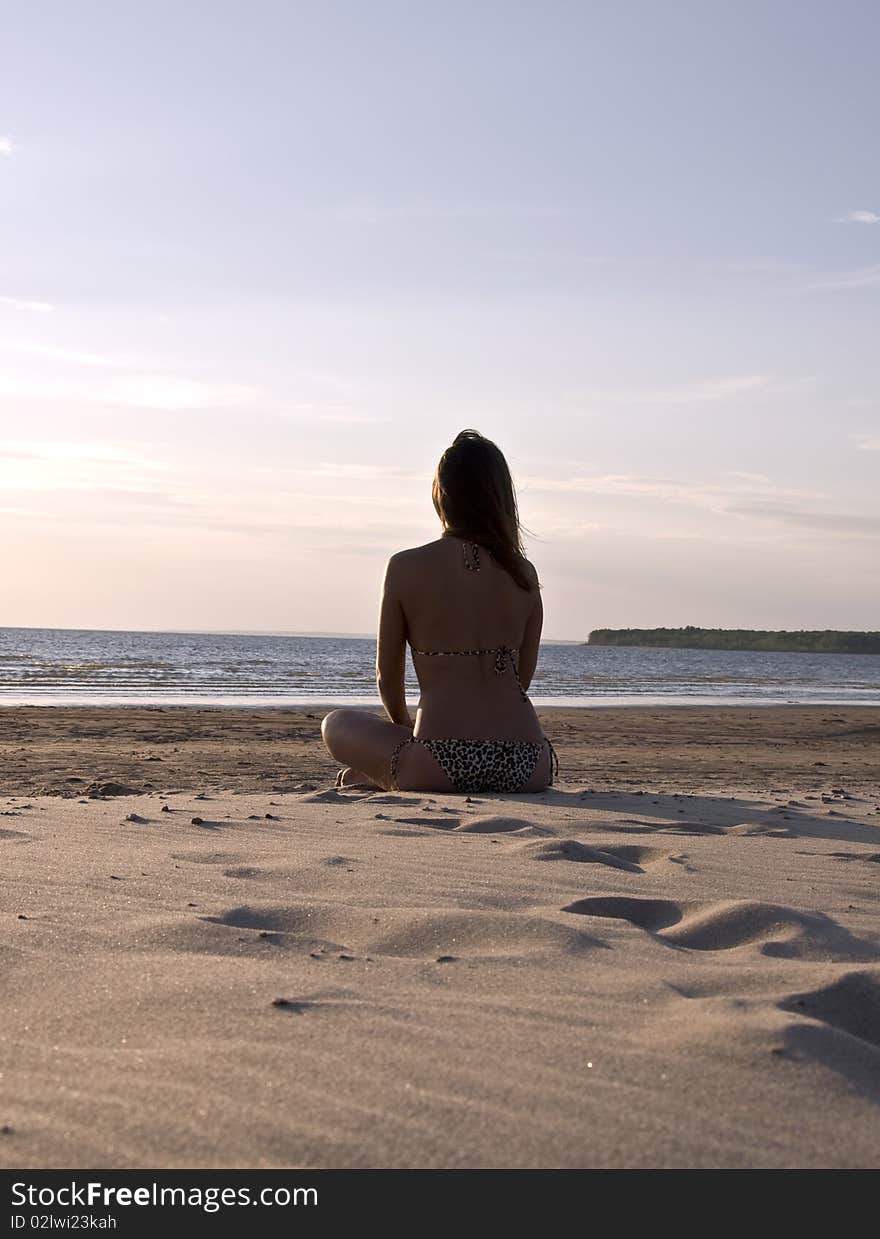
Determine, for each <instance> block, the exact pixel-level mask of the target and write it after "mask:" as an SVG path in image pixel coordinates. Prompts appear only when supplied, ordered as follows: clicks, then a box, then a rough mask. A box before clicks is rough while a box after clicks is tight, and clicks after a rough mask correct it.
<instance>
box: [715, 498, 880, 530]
mask: <svg viewBox="0 0 880 1239" xmlns="http://www.w3.org/2000/svg"><path fill="white" fill-rule="evenodd" d="M727 511H728V512H730V514H731V515H733V516H751V517H756V518H757V519H759V520H769V521H773V522H775V523H781V524H786V525H797V526H800V527H801V528H804V529H817V530H819V531H820V532H821V533H831V534H847V535H850V536H851V535H854V534H855V535H857V536H861V537H868V538H880V516H857V515H854V514H853V513H850V512H809V511H806V510H804V509H799V508H785V507H775V506H773V505H772V504H762V503H759V502H749V501H748V500H744V501H742V502H740V503H735V504H731V505H730V506H729V507H728V508H727Z"/></svg>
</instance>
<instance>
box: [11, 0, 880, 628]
mask: <svg viewBox="0 0 880 1239" xmlns="http://www.w3.org/2000/svg"><path fill="white" fill-rule="evenodd" d="M0 9H2V16H3V27H4V39H3V51H2V75H0V220H2V251H0V252H2V261H0V574H2V581H3V588H2V590H0V625H11V626H34V627H93V628H130V629H208V630H231V629H246V630H261V631H269V630H278V631H333V632H353V633H368V632H371V631H373V630H374V629H375V623H376V614H377V603H378V595H379V587H380V582H381V577H382V572H383V568H384V564H385V562H386V560H387V558H388V557H389V555H391V554H393V553H394V552H395V551H397V550H400V549H402V548H403V547H407V546H416V545H419V544H421V543H423V542H426V541H429V540H431V539H433V538H435V537H437V536H438V534H439V532H440V527H439V524H438V521H437V518H436V516H435V514H434V511H433V507H432V505H431V498H430V485H431V478H432V475H433V471H434V468H435V466H436V463H437V459H438V458H439V455H440V454H441V452H442V451H443V449H444V448H445V447H446V446H447V445H448V444H449V443H450V442H451V440H452V439H453V438H454V436H455V434H456V433H457V432H458V431H459V430H461V429H463V428H464V427H474V428H476V429H477V430H480V431H481V432H482V433H483V434H485V435H488V436H489V437H490V438H492V439H493V440H494V441H495V442H497V443H498V445H499V446H500V447H501V449H502V450H503V451H504V452H505V454H506V456H507V459H508V461H509V463H510V466H511V469H512V472H513V475H514V479H515V482H516V485H517V490H518V496H519V503H520V512H521V517H522V520H523V523H524V525H525V527H526V529H527V534H526V548H527V553H528V555H529V557H530V558H531V559H532V560H533V562H534V563H535V564H536V566H537V567H538V570H539V574H540V576H541V580H542V585H543V602H544V613H545V628H544V632H545V636H546V637H548V638H556V639H585V638H586V636H587V634H588V633H589V631H590V630H591V629H593V628H597V627H654V626H661V625H663V626H676V625H683V624H697V625H706V626H719V627H751V628H793V629H799V628H844V629H850V628H852V629H864V628H871V629H876V628H877V627H878V626H880V623H878V612H880V555H878V549H880V498H878V495H880V487H878V484H877V478H878V466H880V350H878V347H877V340H878V310H880V162H878V159H877V142H876V132H877V116H878V104H880V84H878V77H877V73H876V49H877V47H878V45H880V7H878V6H877V4H876V3H874V2H873V0H865V2H864V3H857V2H853V0H827V2H825V0H823V2H821V3H817V2H815V0H799V2H795V0H791V2H789V0H761V2H759V3H756V2H754V0H738V2H737V3H736V4H733V3H727V2H719V0H701V2H693V3H691V2H687V0H684V2H679V0H664V3H662V4H661V3H657V2H656V0H648V2H635V0H609V2H607V3H606V2H604V0H603V2H597V3H593V2H591V0H580V2H579V3H572V2H560V0H541V2H540V3H538V2H537V0H532V2H529V3H520V2H518V0H506V2H503V3H502V2H494V0H468V2H467V3H461V2H459V0H442V2H433V0H432V2H420V0H400V2H396V3H394V2H389V0H372V2H371V3H370V4H364V3H362V2H360V0H356V2H342V0H340V2H337V0H322V2H319V3H311V2H304V3H301V2H299V0H286V2H284V3H274V2H268V0H248V2H247V3H242V2H239V0H234V2H228V0H211V3H206V2H205V0H190V2H189V3H187V4H185V5H181V4H180V3H178V2H177V0H174V2H173V3H168V2H167V0H150V3H146V2H145V0H115V2H113V3H110V2H107V3H94V2H89V0H65V2H64V3H48V2H43V0H32V2H30V3H28V4H20V3H16V4H9V3H6V2H5V0H4V2H2V3H0Z"/></svg>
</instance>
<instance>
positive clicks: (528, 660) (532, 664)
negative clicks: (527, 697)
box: [517, 591, 544, 691]
mask: <svg viewBox="0 0 880 1239" xmlns="http://www.w3.org/2000/svg"><path fill="white" fill-rule="evenodd" d="M536 592H537V595H538V596H537V598H536V599H535V605H534V608H533V610H532V613H531V615H530V616H529V618H528V622H527V623H526V630H525V633H524V634H523V639H522V645H521V646H520V647H519V666H518V668H517V672H518V674H519V679H520V683H521V684H522V686H523V688H524V689H525V690H526V691H528V687H529V685H530V684H531V682H532V676H533V675H534V674H535V668H536V667H537V665H538V647H539V646H540V644H541V629H542V628H543V626H544V604H543V603H542V602H541V594H540V591H536Z"/></svg>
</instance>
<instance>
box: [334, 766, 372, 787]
mask: <svg viewBox="0 0 880 1239" xmlns="http://www.w3.org/2000/svg"><path fill="white" fill-rule="evenodd" d="M336 786H337V787H378V786H379V785H378V783H374V782H373V780H372V779H371V778H370V776H369V775H367V774H364V772H363V771H362V770H355V769H354V767H353V766H346V767H345V769H344V770H340V771H339V773H338V774H337V776H336Z"/></svg>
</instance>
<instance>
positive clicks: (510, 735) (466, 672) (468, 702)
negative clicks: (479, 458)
mask: <svg viewBox="0 0 880 1239" xmlns="http://www.w3.org/2000/svg"><path fill="white" fill-rule="evenodd" d="M470 545H471V544H469V543H468V544H465V543H464V542H463V541H462V540H461V539H459V538H455V537H443V538H438V539H437V540H436V541H434V542H428V543H426V544H425V545H424V546H419V547H414V548H413V549H411V550H407V551H401V552H400V553H398V554H397V555H394V556H393V557H392V559H391V561H390V562H389V567H388V572H387V575H386V582H385V595H384V597H383V607H382V617H381V619H380V632H379V638H380V649H379V662H380V666H381V663H382V661H383V657H384V659H385V660H386V661H387V662H390V663H393V662H394V659H395V656H396V653H397V651H396V649H395V648H393V647H394V646H395V643H396V642H397V641H400V642H402V641H405V640H408V641H409V643H410V646H411V647H412V649H413V665H414V667H415V670H416V674H417V676H418V679H419V685H420V688H421V698H420V701H419V709H418V713H417V715H416V720H415V731H414V734H415V735H416V736H420V735H424V736H426V737H428V736H431V737H438V738H439V737H453V736H463V737H464V736H467V737H473V738H486V739H489V738H495V739H521V740H540V739H541V738H542V736H543V732H542V729H541V725H540V723H539V721H538V718H537V715H536V714H535V711H534V709H533V707H532V705H531V703H530V702H529V701H527V700H525V701H524V700H523V694H522V693H521V691H520V685H519V684H518V683H517V677H516V675H514V674H513V673H512V671H511V670H510V669H507V670H506V672H505V673H503V674H499V673H498V672H497V671H496V660H495V659H494V658H493V657H492V656H491V654H484V655H479V656H462V657H454V656H450V657H442V656H433V657H432V656H430V655H429V654H422V653H419V652H418V651H434V652H439V651H472V650H494V649H496V648H497V647H499V646H502V645H504V646H507V647H509V648H510V649H512V650H513V651H514V659H515V663H516V666H517V668H518V673H519V680H520V683H521V684H522V686H523V687H524V688H527V687H528V685H529V683H530V681H531V678H532V675H533V674H534V669H535V664H536V662H537V655H538V645H539V643H540V636H541V626H542V622H543V611H542V605H541V595H540V591H539V590H538V589H537V588H534V589H532V590H529V591H527V590H524V589H522V588H521V587H520V586H519V585H517V584H516V582H515V581H514V580H513V578H512V577H511V576H510V574H509V573H508V572H507V571H506V570H505V569H504V568H502V567H501V566H500V565H499V564H498V563H497V562H496V561H495V560H494V559H493V558H492V557H491V556H490V555H489V553H488V552H487V551H486V550H485V549H484V548H481V547H479V544H477V546H478V563H479V571H475V570H469V569H468V567H467V566H466V565H467V562H468V552H467V549H466V548H467V547H470ZM396 623H399V625H400V627H399V633H398V632H396V631H395V624H396ZM383 645H384V646H385V649H384V651H383V648H382V647H383ZM401 648H402V646H401Z"/></svg>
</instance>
